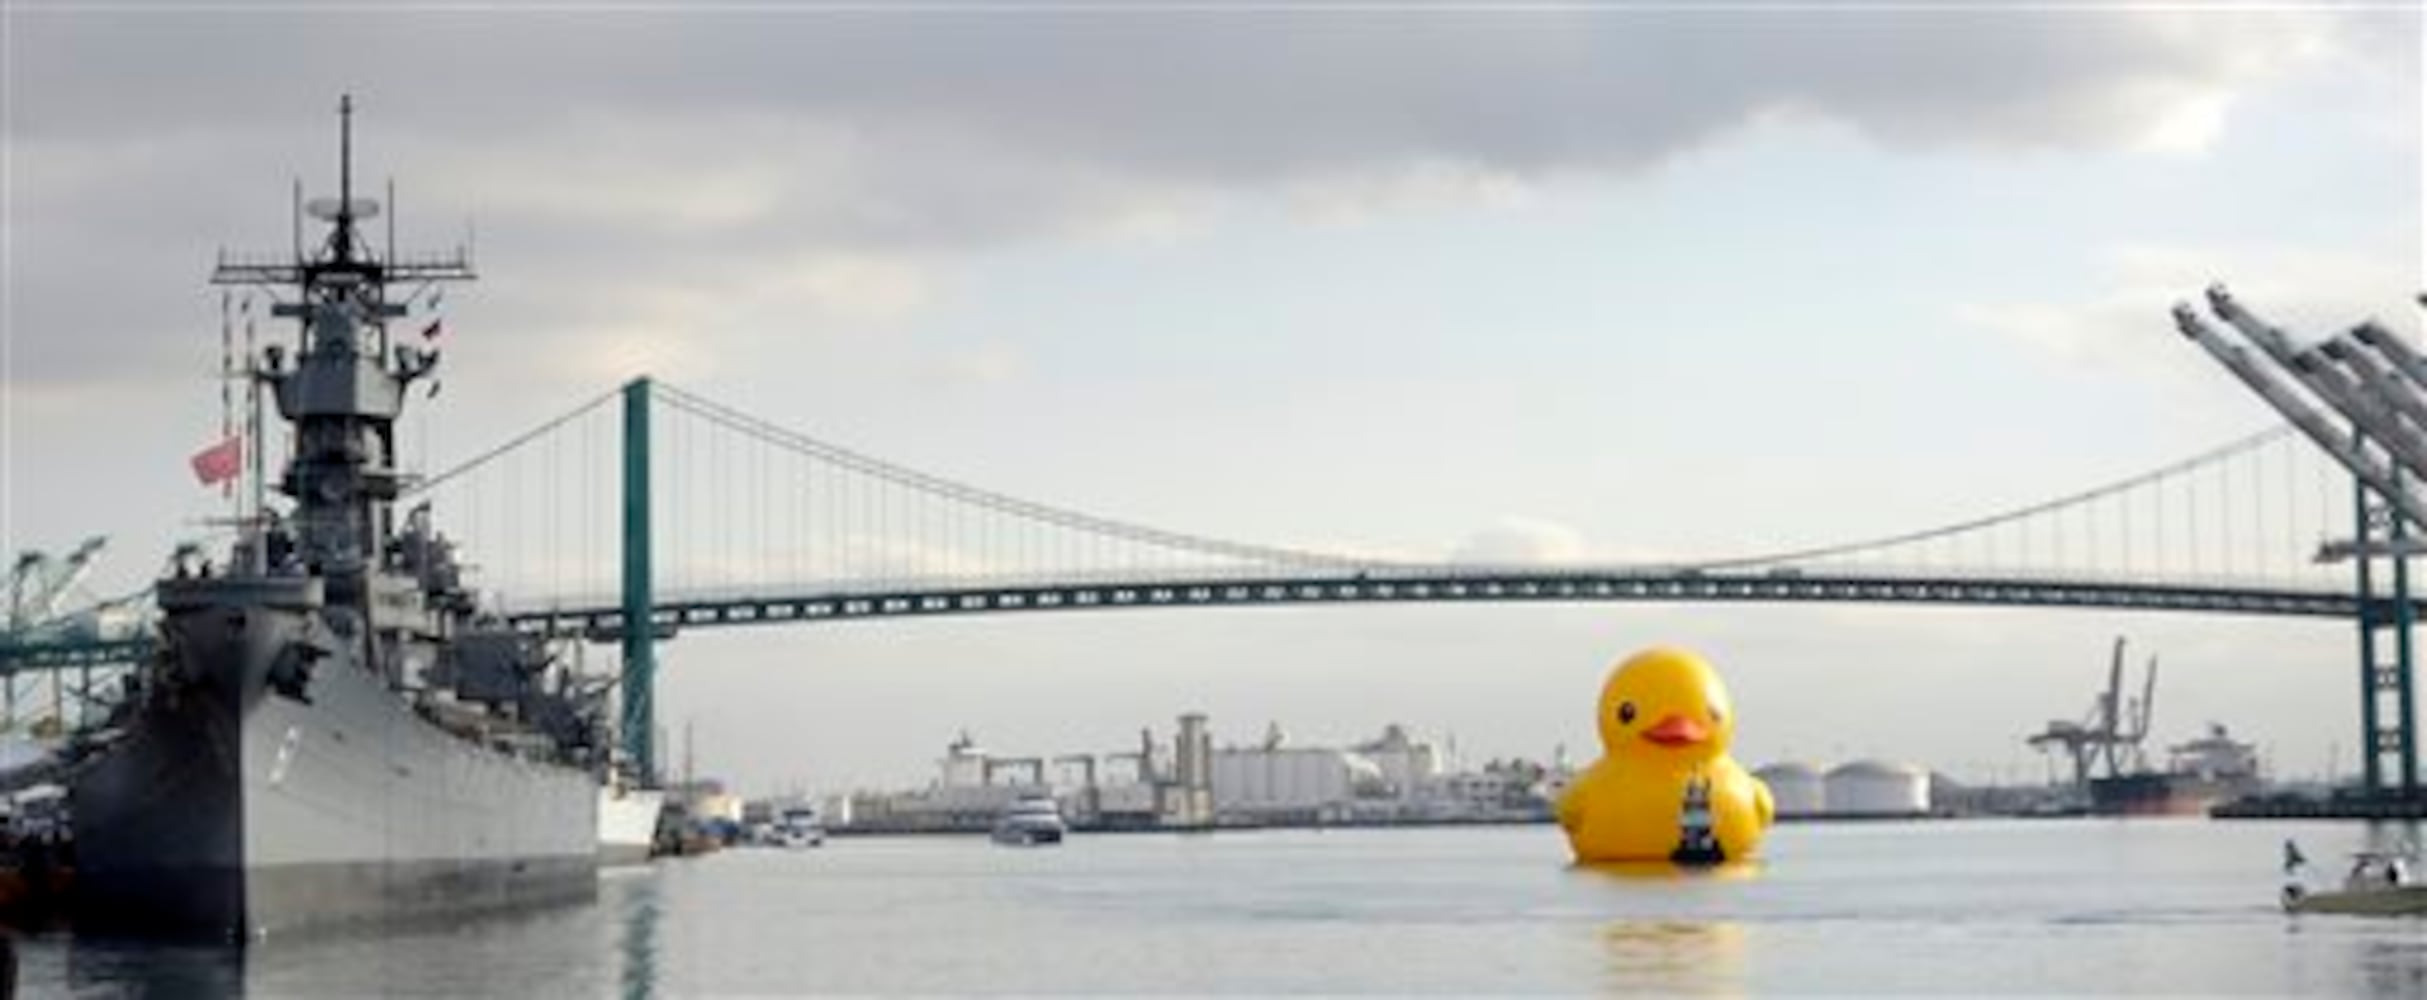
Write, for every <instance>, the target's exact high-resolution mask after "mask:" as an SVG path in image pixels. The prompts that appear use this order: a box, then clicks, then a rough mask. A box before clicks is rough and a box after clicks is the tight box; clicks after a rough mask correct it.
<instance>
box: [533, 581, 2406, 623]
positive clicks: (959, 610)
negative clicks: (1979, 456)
mask: <svg viewBox="0 0 2427 1000" xmlns="http://www.w3.org/2000/svg"><path fill="white" fill-rule="evenodd" d="M1479 601H1480V602H1551V603H1600V602H1653V603H1688V602H1691V603H1727V602H1790V603H1858V604H1923V605H1970V606H1988V607H2044V608H2084V609H2091V608H2098V609H2112V610H2129V611H2190V612H2205V613H2210V614H2234V615H2266V616H2276V617H2312V618H2346V619H2349V618H2353V617H2355V616H2356V615H2357V613H2358V610H2359V609H2358V601H2357V600H2356V598H2355V597H2354V596H2353V595H2352V593H2351V592H2350V591H2348V590H2334V589H2327V588H2316V589H2305V588H2297V587H2284V586H2281V585H2277V586H2267V585H2262V584H2256V583H2253V584H2217V583H2197V582H2157V581H2134V580H2122V579H2115V580H2098V579H2070V580H2068V579H2054V578H2040V577H2031V576H2012V577H1995V576H1955V575H1946V576H1931V575H1903V576H1899V575H1887V574H1857V573H1817V572H1804V571H1799V570H1791V569H1772V570H1767V571H1762V572H1749V573H1737V572H1714V571H1703V570H1695V569H1669V570H1644V569H1631V568H1630V569H1614V570H1579V569H1540V568H1536V569H1524V570H1517V569H1507V568H1469V567H1456V568H1439V569H1410V568H1405V567H1394V568H1389V569H1376V570H1372V571H1367V572H1353V573H1341V572H1324V573H1318V574H1310V575H1303V576H1287V575H1275V576H1261V577H1241V576H1235V575H1226V574H1213V575H1208V576H1204V577H1188V576H1177V575H1175V576H1171V577H1165V578H1136V579H1127V580H1113V579H1104V580H1094V581H1071V582H1041V581H1027V582H1017V581H1002V582H999V583H991V584H973V583H970V582H968V581H961V582H958V583H954V582H951V581H942V580H938V581H899V582H895V583H891V584H879V585H866V584H861V585H844V586H835V587H830V588H826V589H802V590H798V591H789V590H783V589H778V588H757V589H751V588H725V589H721V590H715V591H691V592H685V593H675V594H660V595H659V597H658V599H657V601H656V604H655V617H656V622H657V631H659V632H661V633H665V632H670V631H676V630H680V629H683V628H691V627H717V626H730V625H750V624H767V625H774V624H802V623H816V622H832V621H851V620H860V619H870V618H898V617H920V616H935V615H952V614H996V613H1025V612H1040V611H1094V610H1110V609H1119V608H1186V607H1212V606H1225V605H1241V606H1245V605H1289V604H1390V603H1429V602H1479ZM2385 613H2388V614H2390V609H2385ZM506 616H507V618H508V619H510V620H512V621H513V622H515V623H516V624H517V625H519V626H521V627H523V628H525V629H528V630H531V631H535V632H546V633H551V634H568V633H582V634H589V635H593V636H597V637H602V638H604V637H610V636H613V635H615V634H617V630H619V629H620V628H621V627H622V623H623V616H622V613H621V610H620V609H619V608H617V607H616V606H615V605H614V604H613V602H611V601H607V600H604V599H584V600H576V601H564V602H558V603H554V604H547V605H541V604H527V605H521V606H514V607H510V608H509V610H508V611H507V612H506Z"/></svg>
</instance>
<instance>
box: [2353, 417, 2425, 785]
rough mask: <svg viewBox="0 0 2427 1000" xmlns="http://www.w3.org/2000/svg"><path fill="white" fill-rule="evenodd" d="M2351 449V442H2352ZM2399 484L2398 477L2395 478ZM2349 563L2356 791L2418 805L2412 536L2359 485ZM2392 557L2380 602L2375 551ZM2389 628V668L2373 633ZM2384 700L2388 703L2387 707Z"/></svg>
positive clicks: (2407, 523) (2405, 520)
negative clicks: (2381, 535) (2355, 623)
mask: <svg viewBox="0 0 2427 1000" xmlns="http://www.w3.org/2000/svg"><path fill="white" fill-rule="evenodd" d="M2354 440H2355V442H2356V440H2357V437H2356V435H2355V437H2354ZM2393 475H2394V476H2395V477H2396V479H2395V482H2396V483H2397V484H2398V483H2399V482H2400V478H2399V477H2400V476H2401V473H2400V472H2399V471H2396V472H2394V473H2393ZM2354 515H2355V520H2356V522H2357V523H2356V524H2355V525H2354V526H2353V529H2352V533H2353V536H2354V537H2353V541H2354V542H2355V543H2356V544H2355V545H2354V546H2353V548H2354V550H2355V553H2356V554H2355V556H2354V557H2353V559H2352V563H2353V565H2354V566H2356V567H2357V568H2356V569H2355V570H2354V575H2355V577H2356V583H2357V585H2358V588H2359V592H2358V594H2357V598H2358V601H2357V603H2358V605H2359V626H2360V738H2361V740H2362V741H2363V742H2362V745H2361V748H2360V769H2361V770H2360V776H2361V781H2362V787H2363V788H2364V789H2366V791H2367V793H2368V794H2369V795H2371V796H2378V795H2384V794H2386V793H2387V792H2391V791H2397V790H2398V792H2399V794H2400V796H2401V797H2402V798H2405V799H2410V798H2416V797H2417V795H2418V791H2419V762H2418V727H2417V709H2416V705H2417V703H2416V701H2415V700H2414V699H2413V697H2412V690H2411V689H2412V680H2411V679H2412V677H2413V675H2414V671H2413V669H2412V666H2413V663H2414V659H2413V654H2414V646H2413V643H2412V640H2411V626H2413V625H2415V624H2417V621H2416V611H2415V610H2414V606H2413V604H2412V603H2411V595H2410V560H2409V557H2408V556H2407V555H2405V554H2404V552H2405V549H2406V544H2405V543H2406V542H2407V540H2408V539H2409V538H2410V535H2411V525H2410V520H2409V519H2408V518H2406V517H2403V516H2402V514H2401V512H2400V511H2399V510H2396V509H2395V508H2394V506H2393V505H2392V504H2391V503H2385V502H2378V501H2377V500H2376V498H2374V497H2373V496H2372V494H2371V492H2370V490H2369V488H2368V485H2367V484H2366V483H2364V482H2361V483H2355V485H2354ZM2380 526H2382V527H2383V529H2384V532H2385V537H2386V541H2387V542H2388V544H2386V545H2384V546H2381V547H2380V546H2374V545H2371V544H2370V543H2371V542H2372V541H2375V539H2374V537H2373V535H2374V534H2375V531H2376V529H2377V528H2378V527H2380ZM2379 550H2382V551H2387V552H2390V555H2389V556H2388V558H2389V559H2390V560H2391V562H2392V563H2393V565H2392V568H2391V574H2390V575H2391V579H2390V581H2389V582H2390V583H2391V584H2392V591H2393V592H2392V593H2391V594H2386V595H2379V594H2378V593H2377V588H2376V580H2375V575H2376V574H2375V567H2374V564H2375V562H2376V560H2377V558H2378V557H2377V556H2375V555H2372V554H2371V553H2372V552H2373V551H2379ZM2387 629H2390V630H2392V632H2393V635H2392V639H2393V642H2392V646H2393V649H2392V653H2393V658H2392V661H2391V662H2385V661H2384V660H2383V659H2382V658H2381V657H2382V654H2383V652H2384V650H2383V648H2382V645H2383V644H2382V643H2381V642H2380V635H2379V633H2381V632H2383V631H2385V630H2387ZM2388 699H2390V704H2388ZM2388 759H2390V760H2391V761H2392V763H2393V767H2392V768H2391V770H2392V771H2393V773H2394V774H2395V775H2398V776H2399V778H2400V782H2401V783H2400V785H2399V786H2397V787H2395V788H2389V787H2388V786H2387V778H2388V777H2389V776H2388V774H2387V773H2386V772H2387V770H2388V768H2387V767H2386V762H2387V760H2388Z"/></svg>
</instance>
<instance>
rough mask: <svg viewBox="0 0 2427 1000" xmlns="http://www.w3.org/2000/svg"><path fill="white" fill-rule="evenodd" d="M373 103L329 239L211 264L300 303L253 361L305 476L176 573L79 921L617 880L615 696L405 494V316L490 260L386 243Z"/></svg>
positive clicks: (346, 149)
mask: <svg viewBox="0 0 2427 1000" xmlns="http://www.w3.org/2000/svg"><path fill="white" fill-rule="evenodd" d="M352 112H353V104H352V100H351V99H350V98H347V99H344V100H342V101H341V102H340V103H339V105H338V115H339V126H338V135H339V153H338V196H337V197H336V198H335V199H319V200H315V201H314V202H312V203H311V205H310V206H309V209H308V211H309V214H310V215H312V216H313V217H314V218H316V219H318V220H320V221H321V222H324V223H326V224H327V227H328V228H327V234H326V236H325V238H324V239H323V240H322V242H321V243H320V244H319V245H318V246H317V247H313V248H311V249H310V250H309V251H307V250H306V249H305V248H304V245H303V243H302V240H301V239H300V223H298V234H299V236H298V240H297V246H296V248H295V251H294V253H293V254H292V255H291V256H286V255H280V256H279V257H265V258H255V259H232V258H230V257H229V256H228V255H226V254H224V253H223V254H221V256H220V259H219V263H218V267H217V269H216V270H215V271H214V273H213V274H212V277H211V280H212V282H213V283H214V284H220V285H235V286H246V287H252V288H258V289H263V290H266V291H268V292H269V294H270V295H271V296H272V297H273V299H274V300H275V305H274V306H273V308H272V310H271V312H272V315H274V316H278V317H284V318H292V319H295V320H297V321H298V324H299V326H300V331H299V335H298V340H297V343H296V345H295V349H294V351H293V353H292V354H291V355H290V354H289V353H288V352H287V351H286V350H285V349H283V348H282V346H280V345H271V346H269V347H267V348H266V349H264V350H263V351H262V352H261V353H260V355H258V356H256V357H251V358H248V359H247V362H246V367H247V368H248V369H249V371H248V372H247V374H248V376H249V377H250V378H251V379H252V380H253V383H254V386H255V389H256V391H261V390H266V391H268V392H269V393H271V394H272V395H274V397H275V399H276V401H277V407H278V414H279V416H280V417H281V418H282V419H284V420H285V421H287V422H288V423H289V424H290V425H291V432H292V444H293V449H292V456H291V457H290V458H289V460H288V461H287V463H286V466H285V469H284V471H283V474H282V475H281V477H280V478H279V480H278V482H277V484H276V487H277V489H278V491H279V492H280V493H282V494H284V495H285V496H286V497H287V498H289V500H290V501H291V503H290V504H288V509H287V510H286V511H285V512H284V513H283V515H281V514H279V513H275V512H271V511H269V510H268V509H267V507H266V506H262V505H258V504H257V505H256V510H255V514H254V516H253V517H251V518H249V519H247V520H245V521H244V522H242V526H241V528H240V530H239V533H238V535H239V537H238V539H237V541H236V544H235V546H234V548H233V551H232V552H231V553H230V554H229V556H228V557H227V559H226V561H225V562H224V563H222V564H221V565H220V566H218V567H213V566H212V565H211V563H210V562H208V561H201V562H200V563H199V565H196V564H195V563H194V561H193V560H191V559H188V560H184V561H180V562H179V563H178V564H177V565H176V567H175V568H174V569H173V570H172V572H171V573H170V576H169V578H168V579H164V580H161V581H160V582H159V585H158V589H157V600H158V602H159V608H160V612H161V621H160V624H159V631H158V635H157V642H156V649H157V653H156V654H155V656H154V658H153V660H152V661H151V662H149V663H147V664H145V665H144V666H143V667H142V668H141V670H140V671H139V672H138V673H137V674H136V675H135V678H134V682H133V683H132V684H130V689H131V691H132V697H130V698H129V699H128V700H127V701H126V702H125V703H124V704H123V705H122V706H121V708H120V710H119V712H118V714H117V715H116V717H115V718H114V719H113V721H112V723H111V726H112V728H113V730H114V732H112V733H110V734H108V737H107V739H106V743H105V745H104V747H103V749H101V750H99V751H97V752H96V755H95V756H94V757H92V758H91V759H89V760H88V761H86V762H85V763H84V765H83V766H81V767H80V768H79V769H78V771H77V773H75V774H74V775H73V777H72V778H71V779H70V785H69V796H70V801H71V807H72V810H73V815H74V816H75V819H76V826H77V843H76V855H77V858H76V864H77V870H76V878H75V882H74V886H73V891H72V899H71V909H72V911H73V915H74V918H75V919H76V921H77V926H78V928H79V930H80V931H83V930H88V929H90V930H100V931H104V932H132V933H140V934H165V935H174V936H200V937H206V938H217V939H222V940H233V941H238V942H242V941H247V940H251V939H255V938H259V937H262V936H264V935H271V934H279V933H284V932H287V931H290V930H295V929H301V928H307V927H320V926H325V925H328V924H333V923H342V922H359V921H385V920H389V919H395V918H419V917H431V916H452V915H456V914H460V913H464V912H466V911H473V910H487V909H496V908H507V907H515V906H522V905H529V904H537V903H547V902H555V901H563V900H577V899H584V898H594V897H595V894H596V893H597V891H598V890H597V879H596V864H597V856H598V839H597V838H598V814H597V809H598V779H597V778H596V777H594V775H595V774H596V773H597V769H598V768H599V767H601V766H602V765H603V763H604V757H603V752H604V751H603V744H604V743H605V742H606V740H605V738H604V737H605V727H604V726H603V725H602V721H601V719H600V717H599V715H598V713H597V705H596V702H597V698H596V697H595V696H594V695H592V694H590V693H586V692H584V691H583V690H582V688H581V687H580V686H579V685H578V684H577V682H576V679H575V678H573V677H571V676H570V671H569V670H566V669H561V668H559V667H558V665H557V664H556V662H555V660H554V658H553V657H552V656H551V655H550V652H549V650H548V648H547V646H546V645H545V643H544V642H542V641H541V640H540V639H539V638H537V637H533V636H528V635H523V634H520V633H518V632H516V631H515V630H513V629H512V628H510V627H509V626H508V625H507V624H506V623H505V622H504V621H503V620H501V619H499V618H497V617H495V616H491V615H485V614H483V613H482V612H481V611H480V609H479V608H478V607H477V605H476V602H475V601H474V598H473V596H472V594H471V592H470V591H469V590H467V589H466V588H465V587H464V585H463V581H462V574H461V569H460V567H459V566H458V564H457V563H456V561H455V558H454V554H453V546H452V544H451V543H450V542H449V541H448V540H446V539H445V538H443V537H441V536H440V535H439V534H438V532H437V531H436V529H435V528H434V527H433V525H432V523H431V519H430V514H429V509H428V507H427V506H426V505H424V506H421V507H417V508H415V509H413V510H412V511H410V512H409V513H406V514H404V515H403V516H401V517H400V516H399V514H398V512H397V511H396V510H395V507H396V503H397V500H398V499H399V496H400V495H401V494H402V493H403V492H404V489H405V487H406V485H407V482H406V477H405V476H403V475H402V474H401V473H400V471H399V469H398V467H397V455H398V449H397V447H396V421H397V418H398V416H399V414H400V413H401V412H402V411H403V409H404V405H405V401H406V399H407V396H408V389H409V388H410V387H411V386H413V384H414V383H416V382H418V381H421V380H422V379H424V378H425V377H427V376H429V375H430V374H431V372H432V371H433V370H434V369H435V368H436V366H437V363H438V352H437V351H436V350H435V349H432V348H429V347H426V346H417V345H414V344H410V343H405V342H403V341H404V338H403V337H400V336H398V335H397V333H396V332H394V331H395V330H396V329H397V327H398V326H399V324H401V323H407V322H418V320H416V319H408V316H410V314H411V312H412V310H411V308H410V306H411V305H412V304H413V302H414V300H416V299H417V298H418V296H419V294H420V292H421V291H422V290H423V289H425V288H429V287H431V286H434V285H437V284H440V283H445V282H456V281H466V280H470V279H471V278H472V270H471V266H470V261H469V259H468V258H467V257H466V255H465V254H463V253H462V252H461V251H457V252H456V253H455V254H453V255H451V256H445V257H431V258H415V259H410V260H408V259H400V258H397V257H396V256H395V255H394V253H393V252H392V251H391V252H389V253H387V254H385V255H384V256H383V255H379V254H375V253H374V252H373V250H372V247H371V245H370V243H369V241H368V240H366V239H365V238H364V236H363V234H362V232H361V231H360V227H361V224H362V223H363V222H364V221H365V220H367V219H370V218H372V217H373V216H374V215H375V214H377V212H378V210H379V205H378V203H377V202H375V201H372V200H370V199H357V198H355V197H354V196H353V183H352V178H353V169H352V167H353V164H352V158H353V157H352V140H353V135H352ZM392 226H393V223H392V222H391V227H392ZM390 232H391V234H392V233H393V229H392V228H391V230H390ZM389 242H390V243H391V244H392V243H393V237H392V235H391V239H390V241H389ZM392 288H395V289H400V290H405V291H406V294H404V295H403V296H402V297H399V296H397V295H395V294H392V293H391V289H392ZM403 329H405V330H411V329H413V327H409V326H408V327H404V328H403ZM241 441H242V439H240V438H231V439H230V442H229V443H227V444H223V445H222V448H225V449H228V451H229V453H227V454H225V455H224V459H223V460H224V462H225V463H226V464H227V465H229V466H233V464H234V457H233V454H232V452H233V450H234V444H235V443H237V442H241ZM252 443H254V444H258V442H257V441H256V442H252ZM256 451H257V449H256ZM256 461H258V460H257V459H256ZM196 471H197V473H198V474H199V473H202V472H203V463H202V461H201V460H200V459H197V461H196ZM256 479H258V476H256ZM400 522H401V523H400Z"/></svg>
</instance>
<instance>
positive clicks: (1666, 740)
mask: <svg viewBox="0 0 2427 1000" xmlns="http://www.w3.org/2000/svg"><path fill="white" fill-rule="evenodd" d="M1710 735H1711V733H1710V730H1708V729H1705V728H1703V725H1702V723H1699V722H1696V721H1694V720H1692V719H1689V718H1686V717H1685V716H1682V715H1664V716H1661V718H1660V722H1659V724H1657V725H1654V726H1653V727H1652V728H1650V729H1646V730H1644V731H1643V738H1644V739H1647V740H1650V741H1652V742H1654V743H1658V744H1660V745H1661V746H1664V747H1685V746H1693V745H1694V744H1696V743H1700V742H1702V741H1703V740H1705V739H1709V738H1710Z"/></svg>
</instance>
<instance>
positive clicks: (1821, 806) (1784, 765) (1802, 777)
mask: <svg viewBox="0 0 2427 1000" xmlns="http://www.w3.org/2000/svg"><path fill="white" fill-rule="evenodd" d="M1753 776H1754V777H1756V778H1760V779H1761V781H1762V783H1763V784H1766V785H1768V786H1770V801H1771V803H1772V804H1774V805H1776V806H1777V807H1778V815H1780V816H1782V817H1786V818H1790V819H1801V818H1803V817H1806V816H1818V815H1820V814H1821V813H1823V812H1825V811H1827V809H1828V797H1827V794H1826V793H1825V792H1824V791H1823V790H1822V781H1821V777H1820V769H1819V768H1817V767H1813V766H1812V765H1810V764H1806V763H1804V762H1802V761H1784V762H1781V763H1777V764H1772V765H1770V766H1768V767H1765V768H1762V769H1761V770H1758V771H1755V772H1753Z"/></svg>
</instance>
